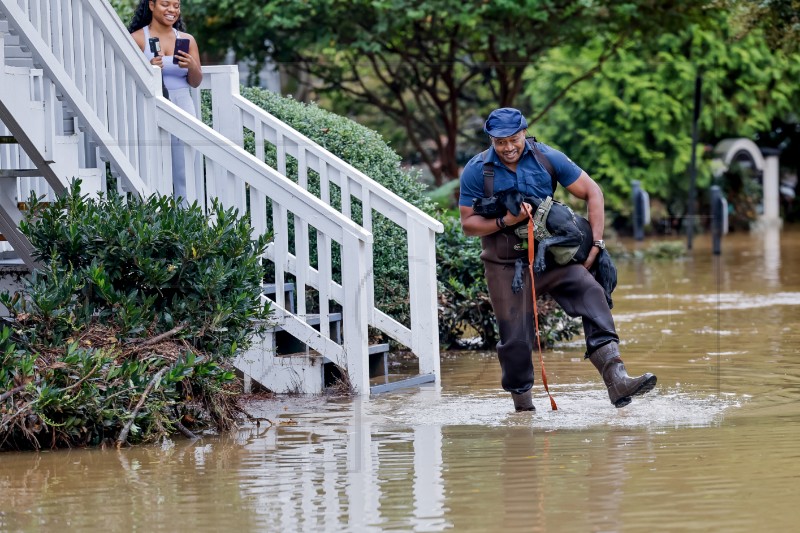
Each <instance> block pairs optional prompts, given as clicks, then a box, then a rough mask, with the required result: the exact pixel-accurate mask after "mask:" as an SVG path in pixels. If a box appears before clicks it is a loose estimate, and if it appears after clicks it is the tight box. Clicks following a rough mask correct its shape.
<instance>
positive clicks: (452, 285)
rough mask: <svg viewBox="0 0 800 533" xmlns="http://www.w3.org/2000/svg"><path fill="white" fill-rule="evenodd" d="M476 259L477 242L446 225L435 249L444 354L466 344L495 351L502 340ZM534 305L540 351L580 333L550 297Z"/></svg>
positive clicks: (452, 220) (456, 224) (450, 222)
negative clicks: (450, 349)
mask: <svg viewBox="0 0 800 533" xmlns="http://www.w3.org/2000/svg"><path fill="white" fill-rule="evenodd" d="M480 254H481V244H480V239H477V238H475V237H467V236H465V235H464V232H463V231H462V230H461V222H460V220H459V219H458V218H456V217H449V218H447V219H445V221H444V234H443V235H440V236H439V238H438V240H437V243H436V262H437V269H438V272H437V278H438V280H439V342H440V343H441V344H443V345H445V346H447V347H448V348H454V347H462V346H465V343H467V342H468V344H469V346H470V347H474V348H494V345H495V344H496V343H497V341H498V340H499V338H500V337H499V332H498V330H497V321H496V320H495V317H494V311H493V310H492V304H491V302H490V301H489V289H488V287H487V285H486V277H485V276H484V270H483V263H482V262H481V259H480ZM537 305H538V309H539V334H540V336H541V340H542V341H543V346H542V347H543V348H545V347H547V348H552V347H553V345H554V344H555V343H556V342H558V341H562V340H569V339H571V338H572V337H574V336H575V335H577V334H578V333H579V332H580V324H579V323H578V322H577V321H576V320H573V319H571V318H570V317H569V316H568V315H567V314H566V313H565V312H564V310H563V309H561V307H560V306H559V305H558V304H557V303H556V302H555V301H554V300H553V299H552V298H550V297H549V296H547V295H545V296H540V297H539V298H538V300H537ZM465 337H466V338H465ZM470 337H472V339H470V340H469V341H468V339H469V338H470Z"/></svg>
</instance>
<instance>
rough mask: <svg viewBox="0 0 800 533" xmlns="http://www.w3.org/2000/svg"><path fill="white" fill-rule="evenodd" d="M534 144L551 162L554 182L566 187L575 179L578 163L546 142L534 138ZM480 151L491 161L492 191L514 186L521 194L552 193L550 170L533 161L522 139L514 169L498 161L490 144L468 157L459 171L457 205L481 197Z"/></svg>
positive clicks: (577, 172)
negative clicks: (459, 187) (470, 157)
mask: <svg viewBox="0 0 800 533" xmlns="http://www.w3.org/2000/svg"><path fill="white" fill-rule="evenodd" d="M536 147H537V148H538V149H539V151H540V152H541V153H542V154H544V156H545V157H546V158H547V159H548V160H549V161H550V164H551V165H553V170H555V172H556V177H557V178H558V182H559V183H560V184H561V185H562V186H563V187H568V186H570V185H572V184H573V183H575V180H577V179H578V177H579V176H580V175H581V172H582V170H581V168H580V167H579V166H578V165H576V164H575V163H573V162H572V160H571V159H570V158H568V157H567V156H566V155H564V154H563V153H561V152H559V151H558V150H556V149H555V148H551V147H550V146H547V145H546V144H543V143H539V142H537V143H536ZM484 154H486V161H488V162H491V163H493V164H494V190H493V191H492V194H494V193H496V192H498V191H502V190H505V189H511V188H514V189H517V190H518V191H519V192H521V193H522V194H524V195H525V196H536V197H539V198H545V197H547V196H552V195H553V191H552V183H553V182H552V179H551V178H550V174H548V172H547V169H546V168H544V167H543V166H542V165H540V164H539V162H538V161H536V157H534V155H533V150H531V147H530V146H529V145H528V143H527V142H526V143H525V148H524V149H523V151H522V157H520V159H519V161H518V162H517V171H516V172H513V171H511V170H509V169H508V167H506V166H505V165H504V164H503V163H502V162H500V158H498V157H497V153H496V152H495V151H494V148H492V147H490V148H489V150H488V151H483V152H481V153H479V154H478V155H476V156H475V157H473V158H472V159H470V161H469V163H467V166H465V167H464V171H463V172H462V173H461V196H460V198H459V201H458V204H459V205H463V206H466V207H472V201H473V199H475V198H484V197H485V196H484V194H483V163H484Z"/></svg>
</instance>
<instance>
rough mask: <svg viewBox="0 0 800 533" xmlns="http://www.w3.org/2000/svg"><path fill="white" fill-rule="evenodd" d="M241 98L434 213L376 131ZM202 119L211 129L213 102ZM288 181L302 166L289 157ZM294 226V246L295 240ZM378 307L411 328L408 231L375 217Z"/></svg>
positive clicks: (272, 100)
mask: <svg viewBox="0 0 800 533" xmlns="http://www.w3.org/2000/svg"><path fill="white" fill-rule="evenodd" d="M241 92H242V96H244V97H245V98H247V99H248V100H250V101H251V102H253V103H254V104H256V105H257V106H259V107H261V108H262V109H264V110H265V111H267V112H268V113H270V114H271V115H273V116H274V117H276V118H277V119H279V120H281V121H282V122H285V123H286V124H288V125H289V126H291V127H292V128H294V129H296V130H297V131H299V132H300V133H302V134H303V135H305V136H306V137H308V138H309V139H311V140H312V141H314V142H316V143H317V144H319V145H320V146H322V147H323V148H325V149H326V150H328V151H330V152H331V153H333V154H335V155H336V156H338V157H339V158H341V159H342V160H344V161H346V162H348V163H349V164H351V165H352V166H353V167H355V168H357V169H358V170H360V171H361V172H363V173H364V174H366V175H367V176H369V177H370V178H372V179H373V180H375V181H376V182H378V183H380V184H381V185H383V186H384V187H386V188H387V189H389V190H390V191H392V192H394V193H395V194H397V195H398V196H400V197H401V198H403V199H404V200H406V201H407V202H409V203H411V204H413V205H415V206H417V207H418V208H420V209H422V210H423V211H425V212H427V213H429V214H432V213H433V204H432V203H431V202H430V201H429V200H428V199H427V198H426V197H425V195H424V190H425V185H423V184H422V183H420V182H419V180H418V179H417V175H415V174H413V173H410V172H407V171H405V170H403V169H402V168H401V167H400V156H399V155H397V153H396V152H395V151H394V150H392V148H391V147H389V146H388V145H387V144H386V143H385V142H384V141H383V139H382V138H381V136H380V135H379V134H378V133H376V132H375V131H373V130H370V129H368V128H366V127H364V126H361V125H360V124H358V123H356V122H354V121H352V120H350V119H348V118H346V117H342V116H339V115H336V114H334V113H330V112H328V111H325V110H324V109H320V108H319V107H317V106H316V105H314V104H303V103H301V102H297V101H296V100H293V99H291V98H286V97H283V96H281V95H279V94H276V93H273V92H270V91H266V90H264V89H260V88H255V87H250V88H242V90H241ZM203 120H204V121H205V122H206V124H209V125H210V124H211V98H210V95H209V94H208V93H205V94H204V99H203ZM245 149H246V150H248V151H250V152H251V153H255V143H254V138H253V134H252V133H249V132H248V134H247V135H246V136H245ZM265 158H266V163H267V164H268V165H270V166H272V167H273V168H277V160H276V152H275V148H274V147H273V146H272V145H270V144H269V143H265ZM287 159H288V160H287V170H286V173H287V176H288V177H289V178H291V179H293V180H295V181H296V180H297V162H296V161H295V160H294V158H291V157H288V158H287ZM308 178H309V191H310V192H311V193H312V194H314V195H316V196H319V176H317V175H316V173H315V172H310V173H309V177H308ZM331 204H332V205H333V206H334V207H336V208H337V209H338V208H340V206H341V193H340V191H339V189H338V187H335V186H333V185H332V186H331ZM352 217H353V219H354V220H355V221H356V222H358V223H360V222H361V221H362V212H361V205H360V202H357V201H354V206H353V209H352ZM292 231H293V228H291V227H290V242H292V241H293V233H292ZM372 231H373V234H374V245H373V252H374V263H373V267H374V273H375V304H376V305H377V306H378V307H379V308H380V309H381V310H382V311H384V312H385V313H387V314H389V315H390V316H392V317H394V318H395V319H397V320H399V321H400V322H403V323H405V324H406V325H408V313H409V296H408V250H407V245H406V232H405V230H404V229H403V228H401V227H400V226H397V225H396V224H394V223H393V222H391V221H390V220H388V219H387V218H385V217H383V216H381V215H379V214H377V213H373V227H372ZM315 237H316V236H315V235H313V234H312V235H311V243H310V250H311V260H312V264H314V262H315V261H316V245H315ZM333 261H334V272H335V275H337V276H338V272H339V271H340V257H339V250H338V247H337V248H336V249H334V255H333Z"/></svg>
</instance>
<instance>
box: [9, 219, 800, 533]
mask: <svg viewBox="0 0 800 533" xmlns="http://www.w3.org/2000/svg"><path fill="white" fill-rule="evenodd" d="M798 266H800V230H798V229H790V228H785V229H784V230H783V231H782V232H781V233H777V232H773V233H766V234H761V235H731V236H728V237H727V238H726V240H725V242H724V243H723V254H722V255H721V256H720V257H714V256H712V255H711V253H710V243H709V242H708V240H707V239H705V240H704V238H703V237H700V238H698V239H696V241H695V252H694V254H693V256H692V257H690V258H688V259H686V260H681V261H665V262H648V263H626V264H620V265H619V267H620V272H619V273H620V286H619V287H618V289H617V291H616V293H615V303H616V307H615V310H614V312H615V316H616V319H617V322H618V329H619V332H620V335H621V336H622V338H623V340H624V344H623V350H624V358H625V360H626V365H627V367H628V370H629V371H630V372H631V373H634V372H642V371H651V372H654V373H656V374H657V375H658V378H659V381H658V386H657V387H656V389H655V390H654V391H653V392H652V393H650V394H648V395H647V396H644V397H641V398H635V399H634V402H633V403H632V404H631V405H629V406H628V407H626V408H623V409H615V408H613V407H612V406H611V404H610V403H609V402H608V399H607V396H606V393H605V391H604V389H603V387H602V384H601V382H600V380H599V377H598V376H597V375H596V373H595V371H594V369H593V368H592V366H591V364H590V363H588V362H587V361H583V360H582V354H583V347H582V343H581V342H571V343H567V344H564V345H560V346H558V347H557V349H556V350H555V351H554V352H548V353H546V359H545V361H546V369H547V374H548V378H549V381H550V383H551V389H552V391H553V393H554V396H555V398H556V401H557V402H558V405H559V410H558V411H551V410H550V408H549V402H548V400H547V397H546V395H545V394H544V391H543V389H542V387H541V384H540V383H539V381H538V379H537V384H536V386H535V389H534V391H535V393H536V398H535V403H536V407H537V409H538V411H537V412H536V413H520V414H516V413H511V412H510V408H511V401H510V399H509V397H508V395H507V394H506V393H504V392H503V391H502V390H500V389H499V386H498V382H499V369H498V365H497V363H496V360H495V356H494V354H493V353H486V352H462V353H445V354H444V355H443V360H442V374H443V378H442V384H441V387H434V386H426V387H422V388H418V389H413V390H407V391H399V392H395V393H390V394H385V395H380V396H377V397H373V398H368V399H365V398H361V399H356V400H338V401H334V400H328V399H321V398H283V399H279V400H276V401H263V402H259V403H252V404H251V405H250V407H249V408H250V411H251V412H252V414H254V415H256V416H260V417H264V418H268V419H270V420H271V421H272V422H273V425H269V424H266V423H265V424H262V425H261V426H260V427H255V426H248V427H244V428H241V429H240V430H239V431H237V432H235V433H233V434H231V435H227V436H223V437H216V436H207V437H205V438H203V439H202V440H200V441H198V442H194V443H191V442H188V441H182V440H178V441H175V442H174V443H165V444H164V445H162V446H154V447H138V448H133V449H127V450H122V451H116V450H71V451H59V452H45V453H38V454H36V453H24V454H23V453H6V454H2V455H0V530H2V531H53V530H61V531H82V530H90V529H92V530H96V529H102V530H105V531H130V530H138V531H150V530H176V531H383V530H402V531H409V530H414V531H440V530H446V529H453V530H456V531H651V530H661V531H692V530H697V531H726V532H731V531H748V532H751V531H777V530H784V531H789V530H795V529H794V528H795V527H797V523H799V522H800V444H799V443H800V329H799V328H800V320H798V319H799V318H800V268H798ZM537 372H538V362H537Z"/></svg>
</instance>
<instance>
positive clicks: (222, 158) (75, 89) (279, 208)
mask: <svg viewBox="0 0 800 533" xmlns="http://www.w3.org/2000/svg"><path fill="white" fill-rule="evenodd" d="M0 54H2V55H0V232H2V234H3V236H4V237H5V238H6V239H7V241H8V244H3V245H2V246H6V247H7V248H8V249H10V248H13V252H14V253H15V254H16V256H17V257H19V258H20V259H21V260H23V261H24V262H25V263H26V264H28V265H29V266H31V267H32V266H34V265H33V260H32V258H31V249H30V243H28V242H27V240H26V239H25V238H24V236H22V235H21V234H20V233H19V231H18V230H17V224H18V222H19V220H20V218H21V212H20V209H24V207H25V200H26V199H27V198H28V196H29V194H30V191H34V192H35V193H36V194H37V195H45V196H51V195H54V194H57V193H59V192H61V191H63V190H64V188H65V187H66V186H67V185H68V183H69V181H70V180H72V179H74V178H76V177H79V178H81V179H82V180H83V184H84V185H83V190H85V191H87V192H101V191H102V192H106V193H111V192H114V191H106V190H105V187H106V173H107V172H110V174H111V175H112V176H113V177H115V178H116V180H115V183H116V184H117V191H116V192H118V193H120V194H126V193H133V194H138V195H143V196H146V195H149V194H151V193H160V194H172V179H171V152H170V138H171V136H175V137H178V138H179V139H181V140H182V141H183V142H184V143H185V149H184V157H185V161H186V167H187V197H188V198H187V199H188V201H189V202H194V201H198V202H199V203H200V205H202V206H208V205H210V201H211V199H213V198H218V199H219V200H220V201H221V202H222V204H223V205H225V206H226V207H236V208H238V209H239V211H240V213H247V214H248V215H249V217H250V220H251V223H252V225H253V228H254V230H255V232H257V233H263V232H265V231H268V230H271V231H272V232H273V233H274V242H273V243H272V244H271V245H270V246H269V249H268V250H267V252H266V254H265V257H264V259H265V261H267V262H269V263H271V269H270V270H271V271H273V272H274V279H271V280H268V281H269V282H270V283H271V285H272V288H273V290H272V291H271V296H270V298H272V299H273V305H272V307H273V310H274V316H275V321H276V324H275V327H273V328H272V331H271V333H269V334H268V335H267V336H266V337H265V338H263V339H256V342H255V343H254V346H253V348H252V349H250V350H249V351H247V352H245V353H242V354H240V355H239V356H238V358H237V361H236V365H237V367H238V368H239V369H240V370H241V371H242V372H243V373H244V375H245V378H246V383H250V381H251V380H255V381H256V382H258V383H260V384H262V385H263V386H265V387H267V388H269V389H271V390H275V391H276V392H285V391H289V390H294V391H298V392H307V393H311V392H320V391H321V390H322V389H323V387H324V386H325V378H324V376H325V372H324V370H325V365H326V364H327V365H328V366H330V365H335V366H336V367H337V368H340V369H343V370H346V372H347V375H348V377H349V380H350V383H351V384H352V387H353V388H354V389H355V391H356V392H359V393H365V392H367V391H370V390H372V391H373V392H377V391H381V390H387V389H390V388H392V387H397V386H407V385H414V384H419V383H424V382H430V381H438V379H439V347H438V327H437V311H436V279H435V268H436V267H435V235H436V233H437V232H441V231H442V226H441V224H440V223H439V222H438V221H436V220H434V219H432V218H431V217H429V216H427V215H426V214H424V213H423V212H421V211H420V210H419V209H417V208H415V207H414V206H412V205H410V204H409V203H407V202H405V201H404V200H403V199H401V198H399V197H398V196H397V195H395V194H393V193H392V192H391V191H389V190H387V189H386V188H384V187H383V186H381V185H380V184H378V183H377V182H375V181H373V180H371V179H370V178H369V177H368V176H365V175H364V174H363V173H361V172H359V171H358V170H356V169H355V168H353V167H352V166H351V165H349V164H347V163H346V162H344V161H342V160H341V159H339V158H337V157H336V156H334V155H333V154H331V153H329V152H327V151H326V150H325V149H323V148H322V147H320V146H318V145H317V144H316V143H314V142H313V141H311V140H310V139H308V138H306V137H304V136H303V135H301V134H300V133H298V132H297V131H295V130H293V129H292V128H290V127H288V126H287V125H286V124H284V123H282V122H280V121H279V120H277V119H276V118H275V117H273V116H272V115H270V114H268V113H266V112H265V111H264V110H262V109H261V108H259V107H257V106H255V105H254V104H252V103H251V102H249V101H248V100H246V99H245V98H243V97H242V96H240V94H239V80H238V73H237V71H236V67H234V66H231V67H205V68H204V69H203V72H204V81H203V85H202V86H201V88H200V89H198V90H197V91H195V93H196V94H195V101H196V102H199V94H200V92H199V91H200V90H201V89H205V90H209V91H210V93H211V97H212V109H213V128H209V127H207V126H205V125H204V124H202V123H201V122H200V121H198V120H197V119H195V118H194V117H192V116H190V115H189V114H187V113H185V112H184V111H182V110H181V109H179V108H178V107H176V106H174V105H173V104H172V103H170V102H169V101H168V100H166V99H164V98H163V97H162V96H161V80H160V72H159V71H158V69H156V68H153V67H151V66H150V65H149V64H148V63H147V62H146V61H145V59H144V56H143V54H141V52H140V51H139V49H138V48H137V47H136V45H135V43H134V42H133V40H132V39H131V38H130V36H129V35H128V33H127V31H126V30H125V28H124V26H123V25H122V22H121V21H120V20H119V19H118V17H117V16H116V14H115V13H114V11H113V9H112V8H111V7H110V5H109V4H108V3H107V2H106V1H105V0H0ZM198 108H199V105H198ZM245 131H249V132H253V134H254V135H255V139H256V153H255V155H251V154H249V153H247V152H246V151H245V150H244V149H243V146H244V141H243V139H244V133H245ZM269 145H271V146H272V147H274V150H275V151H276V152H277V161H278V163H277V168H272V167H270V166H268V165H267V164H266V163H265V150H266V148H267V147H268V146H269ZM287 158H293V159H294V161H295V162H296V163H297V168H298V174H297V176H296V177H295V180H296V181H293V180H292V179H290V178H288V177H287V176H286V173H287V171H286V166H287V160H288V159H287ZM310 177H313V179H314V180H316V182H317V183H318V184H319V189H320V193H319V196H315V195H313V194H311V193H310V192H309V191H308V183H309V178H310ZM333 189H335V190H337V191H338V192H339V193H340V195H341V198H342V201H341V202H337V208H334V207H333V206H332V205H331V191H332V190H333ZM356 202H357V203H359V204H360V205H361V206H362V208H363V213H364V214H363V217H361V218H362V219H363V220H362V221H361V223H360V224H357V223H355V222H354V221H353V219H352V216H351V215H352V212H353V206H354V205H355V203H356ZM375 213H377V214H380V215H382V216H384V217H386V218H387V219H389V220H391V221H392V222H393V223H395V224H397V225H398V226H399V227H400V228H402V229H403V230H404V231H405V233H406V235H407V243H408V253H407V257H408V277H409V295H410V306H411V319H410V322H409V323H407V324H403V323H400V322H398V321H397V320H395V319H394V318H392V317H390V316H388V315H387V314H386V313H384V312H383V311H381V310H380V309H379V308H377V307H376V305H375V301H374V284H375V279H374V276H373V270H372V266H373V259H372V258H373V254H372V250H373V239H372V233H371V231H372V221H373V218H374V214H375ZM290 229H291V230H292V231H290ZM290 235H292V238H291V242H290ZM314 242H315V246H316V254H312V253H311V252H312V251H311V249H310V247H311V243H314ZM9 245H10V247H9ZM336 249H338V250H339V252H340V255H341V275H340V276H337V275H335V274H334V272H333V270H334V269H333V264H332V258H333V255H334V251H335V250H336ZM313 255H316V257H317V260H316V261H315V262H314V263H313V264H312V260H311V257H312V256H313ZM289 287H291V288H292V289H293V290H292V291H291V294H293V295H294V298H292V299H291V301H290V300H289V299H288V298H287V297H286V294H289V293H290V291H288V288H289ZM266 298H267V295H266V294H264V295H262V299H266ZM307 302H310V303H307ZM331 324H334V325H335V326H337V327H331ZM370 327H371V328H375V329H376V330H379V331H382V332H383V333H385V334H386V335H387V336H388V337H390V338H392V339H394V340H396V341H397V342H399V343H400V344H402V345H403V346H405V347H407V348H408V349H409V350H410V351H411V352H412V353H413V354H414V355H416V357H417V359H418V361H419V370H418V373H416V375H414V376H412V377H407V378H406V379H404V380H402V381H398V382H397V383H394V384H388V385H387V384H384V385H380V386H379V385H377V384H375V383H374V381H373V382H372V383H371V382H370V376H369V366H370V365H369V361H370V350H371V348H370V345H369V341H368V328H370ZM279 332H280V333H282V334H289V335H291V336H293V337H294V338H296V339H297V340H298V342H300V343H301V344H302V346H304V347H305V349H304V352H303V353H301V354H293V355H280V354H278V353H277V351H276V335H277V334H278V333H279ZM372 351H373V352H375V351H376V348H375V347H373V348H372ZM371 385H372V388H371Z"/></svg>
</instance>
